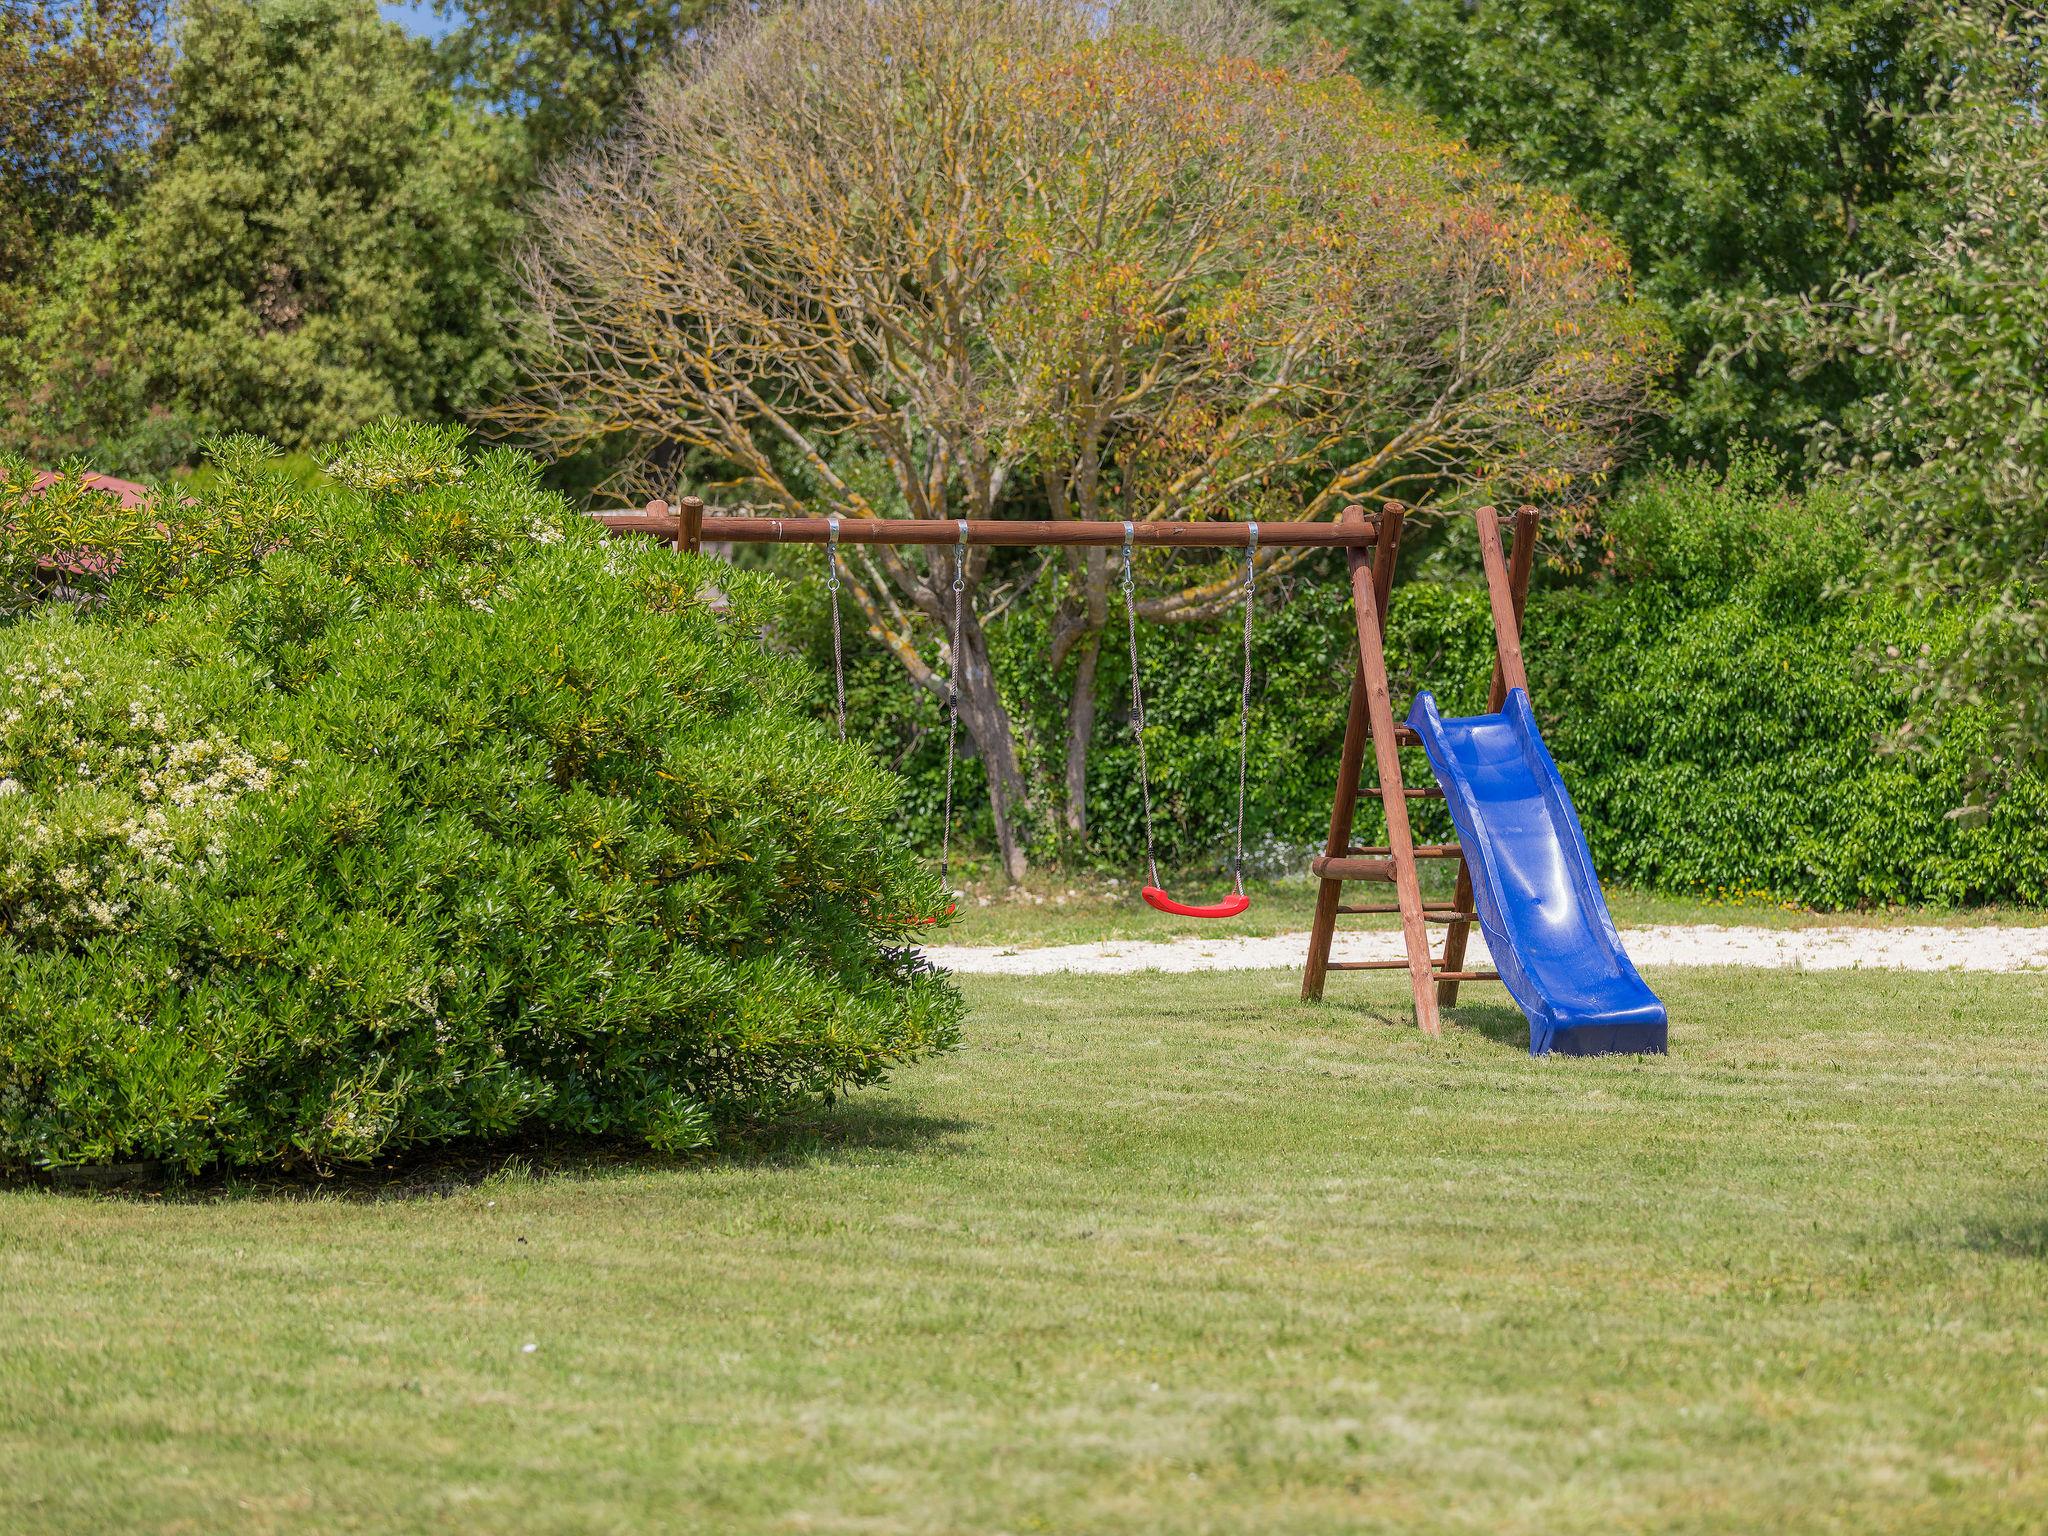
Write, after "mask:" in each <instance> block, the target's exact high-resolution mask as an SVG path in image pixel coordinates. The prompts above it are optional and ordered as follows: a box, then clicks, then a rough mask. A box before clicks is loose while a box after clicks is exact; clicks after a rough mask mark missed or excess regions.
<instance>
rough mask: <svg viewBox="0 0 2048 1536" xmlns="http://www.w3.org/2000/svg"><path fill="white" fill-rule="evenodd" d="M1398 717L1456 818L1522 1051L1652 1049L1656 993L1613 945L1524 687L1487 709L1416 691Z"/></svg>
mask: <svg viewBox="0 0 2048 1536" xmlns="http://www.w3.org/2000/svg"><path fill="white" fill-rule="evenodd" d="M1408 726H1409V729H1411V730H1413V731H1414V732H1415V733H1416V734H1417V735H1419V736H1420V737H1421V738H1422V748H1423V750H1424V751H1425V752H1427V753H1428V754H1429V765H1430V767H1431V768H1433V769H1434V770H1435V771H1436V778H1437V782H1438V783H1439V784H1441V785H1442V786H1443V791H1444V798H1445V800H1446V802H1447V803H1448V804H1449V806H1450V809H1451V820H1452V821H1453V822H1455V823H1456V824H1457V828H1458V840H1459V841H1460V842H1461V843H1462V844H1463V845H1464V848H1465V855H1466V860H1467V862H1468V863H1469V864H1470V865H1471V868H1472V894H1473V898H1474V900H1473V905H1474V907H1475V909H1476V910H1477V911H1478V913H1479V929H1480V931H1481V932H1482V933H1484V934H1485V935H1486V947H1487V948H1488V949H1489V950H1491V951H1492V952H1493V962H1494V966H1495V968H1496V969H1498V970H1499V971H1500V978H1501V980H1502V981H1503V982H1505V983H1507V989H1508V992H1509V994H1510V995H1511V996H1512V997H1513V998H1514V1000H1515V1001H1516V1003H1518V1004H1519V1005H1520V1006H1521V1009H1522V1012H1523V1013H1525V1014H1527V1015H1528V1016H1529V1054H1530V1055H1532V1056H1542V1055H1545V1054H1547V1053H1548V1052H1551V1051H1561V1052H1563V1053H1564V1054H1566V1055H1570V1056H1594V1055H1598V1054H1600V1053H1602V1052H1605V1051H1638V1052H1645V1051H1663V1050H1664V1049H1665V1047H1666V1040H1667V1035H1666V1024H1665V1018H1664V1005H1663V1004H1662V1003H1660V1002H1658V1001H1657V995H1656V994H1655V993H1654V992H1652V991H1651V990H1650V989H1649V988H1648V987H1647V986H1645V985H1643V978H1642V977H1641V976H1639V975H1637V974H1636V968H1635V967H1634V966H1633V965H1631V964H1630V963H1629V958H1628V956H1627V954H1626V953H1624V952H1623V950H1622V947H1621V936H1620V935H1619V934H1617V933H1616V932H1615V931H1614V919H1613V918H1612V917H1610V916H1608V914H1607V898H1606V897H1604V896H1602V895H1601V894H1600V877H1599V876H1598V875H1596V874H1594V873H1593V856H1592V854H1591V853H1590V852H1589V851H1588V850H1587V848H1586V835H1585V833H1584V832H1582V831H1581V830H1580V829H1579V816H1578V812H1577V811H1575V810H1573V809H1572V797H1571V796H1570V795H1568V794H1567V793H1565V787H1564V780H1562V779H1560V778H1559V777H1558V776H1557V764H1555V763H1553V762H1552V761H1551V760H1550V753H1549V751H1548V750H1547V749H1546V748H1545V747H1544V745H1543V737H1542V736H1541V735H1540V734H1539V733H1538V732H1537V730H1536V717H1535V716H1534V715H1533V714H1531V713H1530V712H1529V696H1528V695H1527V694H1526V693H1524V692H1523V691H1522V690H1521V689H1519V688H1517V689H1515V690H1514V691H1513V692H1511V693H1509V694H1508V697H1507V703H1506V704H1505V706H1503V708H1502V709H1501V712H1500V713H1499V714H1497V715H1473V716H1471V717H1470V718H1468V719H1462V720H1446V719H1444V717H1443V716H1442V715H1440V714H1438V713H1437V708H1436V700H1435V699H1433V698H1431V697H1430V696H1429V695H1428V694H1427V693H1422V694H1418V695H1416V698H1415V707H1414V708H1413V709H1411V710H1410V711H1409V712H1408Z"/></svg>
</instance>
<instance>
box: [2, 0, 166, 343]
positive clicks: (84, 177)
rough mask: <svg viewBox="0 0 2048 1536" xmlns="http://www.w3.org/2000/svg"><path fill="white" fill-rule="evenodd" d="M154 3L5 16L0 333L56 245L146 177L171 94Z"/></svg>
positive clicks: (52, 8) (35, 6)
mask: <svg viewBox="0 0 2048 1536" xmlns="http://www.w3.org/2000/svg"><path fill="white" fill-rule="evenodd" d="M161 17H162V6H161V5H160V4H159V3H158V0H7V4H6V5H5V6H4V7H0V333H4V332H5V331H6V330H7V329H8V327H7V325H6V323H5V322H6V321H7V320H8V318H9V315H10V311H11V310H14V309H15V308H17V307H18V303H19V299H20V297H21V296H20V295H19V294H11V293H10V291H9V290H10V289H11V288H13V286H14V285H15V284H17V283H19V282H21V281H22V280H23V279H24V278H26V279H29V280H31V282H33V280H34V279H35V276H36V269H37V268H38V267H40V266H41V265H42V263H43V261H44V259H45V255H46V252H47V248H48V246H49V243H50V242H51V241H53V240H55V239H57V238H58V237H59V236H61V235H66V234H75V233H78V232H80V231H82V230H87V229H90V228H91V227H92V226H93V224H94V222H95V221H96V220H97V219H98V218H99V217H100V215H101V214H102V213H103V212H104V211H105V210H106V209H107V208H108V207H110V206H117V205H118V204H120V203H121V202H123V201H124V200H125V199H126V198H127V196H128V195H129V194H130V193H131V192H132V191H133V188H134V186H135V184H136V181H137V180H138V178H139V177H140V176H141V175H142V173H143V172H144V170H145V168H146V166H147V164H148V160H149V149H150V136H151V131H152V129H153V128H154V126H155V124H154V118H155V114H156V112H157V109H158V107H159V105H160V103H161V98H162V94H163V85H164V57H165V51H164V47H163V42H162V39H161V37H160V35H159V23H160V21H161Z"/></svg>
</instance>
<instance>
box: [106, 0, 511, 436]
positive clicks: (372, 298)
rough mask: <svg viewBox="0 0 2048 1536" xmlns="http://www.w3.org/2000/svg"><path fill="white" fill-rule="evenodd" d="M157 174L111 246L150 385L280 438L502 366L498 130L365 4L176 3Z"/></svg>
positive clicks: (238, 425)
mask: <svg viewBox="0 0 2048 1536" xmlns="http://www.w3.org/2000/svg"><path fill="white" fill-rule="evenodd" d="M177 46H178V58H177V65H176V69H175V72H174V77H173V82H172V91H173V98H174V103H175V105H174V109H173V111H172V114H171V118H170V123H169V128H168V132H167V135H166V144H165V151H164V161H163V167H162V170H161V172H160V174H159V175H158V177H157V179H156V180H155V181H154V182H153V183H152V184H151V186H150V188H149V190H148V193H147V195H146V196H145V197H144V199H143V200H142V203H141V206H140V208H139V210H138V214H137V217H136V219H135V222H134V225H133V228H132V230H130V231H129V232H127V234H126V238H125V241H124V260H125V264H126V269H127V271H128V272H129V274H130V281H129V284H128V290H129V300H128V311H127V312H128V315H129V317H130V319H131V320H132V322H133V324H134V325H135V326H137V327H139V328H140V329H141V330H142V331H143V333H144V334H145V336H146V339H147V342H148V346H147V348H146V355H147V356H148V357H149V358H150V359H151V363H150V366H151V367H152V369H153V370H154V372H153V375H152V378H153V385H154V387H153V390H152V393H153V394H155V395H156V396H157V397H159V398H162V399H166V400H169V401H172V402H175V403H177V404H178V405H180V406H182V407H183V408H184V409H186V410H188V411H189V412H191V413H192V414H193V415H194V416H195V417H196V418H197V419H198V421H199V422H200V424H201V425H203V426H206V427H209V428H213V429H217V430H227V429H233V430H248V431H259V432H262V433H264V434H266V435H268V436H271V437H273V438H275V439H277V440H278V441H280V442H283V443H286V444H288V445H291V446H299V445H303V444H306V443H309V442H318V441H322V440H326V439H329V438H332V437H336V436H339V435H341V434H343V433H345V432H347V431H349V430H351V429H353V428H355V427H357V426H359V425H361V424H362V423H364V422H366V421H370V420H373V419H376V418H378V417H381V416H387V415H413V416H429V417H434V416H445V415H448V414H450V413H452V412H454V411H457V410H459V409H461V408H462V407H464V406H466V405H468V404H470V403H471V402H473V401H475V400H477V399H479V398H480V397H482V396H483V395H485V394H486V393H488V392H489V391H490V390H491V388H493V387H494V385H495V384H496V383H497V382H498V381H499V379H500V378H501V376H502V367H503V361H502V351H501V338H500V330H499V326H500V314H499V311H500V309H501V305H500V300H499V294H500V279H499V277H498V272H497V259H498V256H499V253H500V250H501V248H502V247H503V246H504V244H505V243H506V242H507V241H508V240H509V239H510V237H511V234H512V232H513V230H514V229H515V227H516V220H515V218H514V215H513V213H512V212H511V202H512V199H513V197H514V195H515V194H516V191H517V184H516V180H515V178H514V176H513V174H512V171H513V167H514V165H515V163H516V157H515V156H514V155H513V153H512V150H511V146H510V144H509V142H508V139H507V136H506V134H505V132H504V130H503V128H502V126H501V125H499V124H497V123H494V122H493V121H491V120H490V119H488V118H487V117H486V116H485V115H483V114H481V113H477V112H472V111H470V110H467V109H464V108H461V107H459V106H458V105H457V104H456V103H455V101H454V100H453V98H452V97H451V96H450V94H449V93H448V92H447V91H446V90H445V89H442V88H439V87H437V86H436V84H435V81H434V76H433V72H432V65H431V59H430V56H429V53H428V50H427V47H426V45H425V44H423V43H420V42H417V41H415V40H413V39H410V38H408V37H407V36H406V35H405V34H404V32H403V31H402V30H401V29H399V28H398V27H396V26H394V25H392V24H390V23H388V22H385V21H383V20H382V19H380V17H379V16H378V13H377V7H376V5H375V4H374V3H373V0H257V3H255V4H248V3H244V0H187V3H186V4H185V5H184V6H183V7H182V8H181V11H180V25H179V28H178V33H177Z"/></svg>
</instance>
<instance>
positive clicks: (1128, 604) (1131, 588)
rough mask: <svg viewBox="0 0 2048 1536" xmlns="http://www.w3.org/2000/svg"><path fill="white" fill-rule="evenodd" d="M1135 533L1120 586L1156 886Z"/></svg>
mask: <svg viewBox="0 0 2048 1536" xmlns="http://www.w3.org/2000/svg"><path fill="white" fill-rule="evenodd" d="M1136 536H1137V528H1136V527H1135V526H1134V525H1133V524H1131V523H1129V522H1126V523H1125V524H1124V574H1123V581H1122V582H1121V583H1120V585H1121V586H1122V588H1123V594H1124V619H1125V622H1126V627H1127V628H1128V629H1129V630H1130V635H1131V735H1132V737H1133V738H1134V739H1135V740H1136V741H1137V743H1138V791H1139V793H1140V794H1141V795H1142V796H1143V797H1144V803H1145V868H1146V870H1147V872H1148V873H1149V874H1150V875H1151V878H1152V884H1153V886H1154V888H1155V889H1156V888H1157V887H1158V885H1159V860H1158V859H1157V858H1155V857H1154V856H1153V853H1152V774H1151V769H1150V768H1149V766H1148V765H1147V764H1146V762H1145V690H1144V689H1143V688H1142V687H1141V686H1140V685H1139V683H1138V599H1137V596H1136V589H1137V581H1136V579H1135V578H1134V577H1133V576H1132V575H1131V541H1132V540H1133V539H1134V538H1135V537H1136Z"/></svg>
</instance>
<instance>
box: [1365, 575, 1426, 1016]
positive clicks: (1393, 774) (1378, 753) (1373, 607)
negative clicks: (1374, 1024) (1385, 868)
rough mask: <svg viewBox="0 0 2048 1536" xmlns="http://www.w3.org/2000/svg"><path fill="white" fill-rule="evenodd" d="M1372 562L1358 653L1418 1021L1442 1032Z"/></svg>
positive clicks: (1367, 578)
mask: <svg viewBox="0 0 2048 1536" xmlns="http://www.w3.org/2000/svg"><path fill="white" fill-rule="evenodd" d="M1373 574H1374V573H1373V571H1372V568H1371V567H1370V566H1369V565H1368V564H1367V563H1366V561H1365V560H1364V559H1363V558H1362V557H1360V556H1356V555H1354V557H1353V559H1352V562H1351V605H1352V609H1353V611H1354V612H1355V613H1356V615H1357V618H1358V657H1359V663H1360V667H1361V669H1362V670H1363V671H1364V673H1365V709H1366V723H1367V726H1368V727H1369V728H1370V730H1371V732H1372V750H1373V760H1374V764H1375V766H1376V767H1377V768H1378V769H1379V775H1380V788H1379V793H1380V800H1381V803H1382V804H1383V805H1384V806H1385V807H1386V812H1387V852H1388V853H1389V855H1390V856H1391V857H1392V860H1393V865H1394V890H1395V894H1396V897H1397V899H1398V901H1399V903H1400V907H1401V937H1402V939H1403V941H1404V943H1405V944H1406V946H1407V950H1408V980H1409V985H1410V988H1411V990H1412V991H1413V992H1414V995H1415V1022H1416V1024H1417V1025H1419V1026H1420V1027H1421V1029H1422V1032H1423V1033H1424V1034H1426V1035H1434V1034H1436V1033H1438V1032H1439V1029H1438V1024H1437V1012H1436V980H1435V973H1434V971H1433V969H1432V957H1431V954H1430V943H1429V927H1428V924H1427V923H1426V922H1425V921H1424V919H1423V915H1422V882H1421V881H1420V880H1419V879H1418V878H1417V877H1416V873H1415V838H1414V835H1413V834H1412V833H1411V832H1410V831H1409V827H1408V797H1407V795H1406V794H1405V793H1403V791H1402V786H1401V744H1400V743H1399V742H1398V741H1396V740H1395V739H1394V703H1393V699H1392V698H1391V697H1390V696H1389V694H1388V691H1387V658H1386V652H1385V648H1384V647H1383V645H1382V644H1381V639H1380V605H1379V600H1378V595H1377V594H1376V593H1375V592H1374V590H1373V587H1374V585H1375V583H1374V581H1373Z"/></svg>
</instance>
